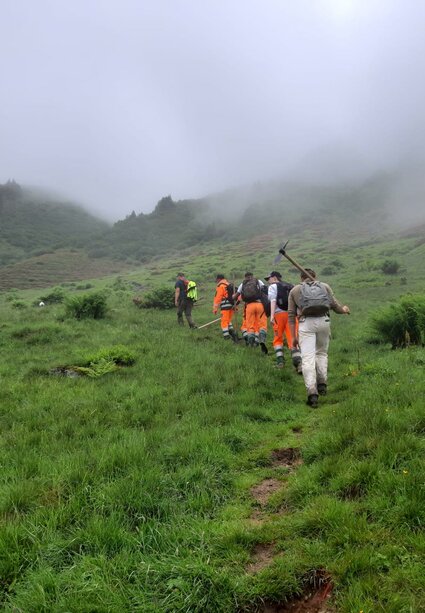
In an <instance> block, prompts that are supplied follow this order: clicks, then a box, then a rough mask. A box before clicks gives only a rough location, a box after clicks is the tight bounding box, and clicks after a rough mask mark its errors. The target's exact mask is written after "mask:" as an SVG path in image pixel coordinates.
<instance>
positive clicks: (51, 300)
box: [36, 287, 65, 304]
mask: <svg viewBox="0 0 425 613" xmlns="http://www.w3.org/2000/svg"><path fill="white" fill-rule="evenodd" d="M64 300H65V294H64V293H63V290H62V289H61V288H60V287H55V288H54V289H53V290H52V291H51V292H50V294H45V295H44V296H40V297H39V299H38V300H36V304H38V303H39V302H40V301H41V302H44V304H58V303H60V302H63V301H64Z"/></svg>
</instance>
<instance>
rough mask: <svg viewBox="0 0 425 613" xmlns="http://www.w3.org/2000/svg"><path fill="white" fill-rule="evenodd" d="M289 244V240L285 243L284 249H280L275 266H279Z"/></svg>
mask: <svg viewBox="0 0 425 613" xmlns="http://www.w3.org/2000/svg"><path fill="white" fill-rule="evenodd" d="M288 243H289V240H287V241H286V243H284V244H283V245H282V247H281V248H280V249H279V253H278V254H277V256H276V257H275V259H274V261H273V263H274V264H278V263H279V262H280V260H281V259H282V256H283V255H285V248H286V245H287V244H288Z"/></svg>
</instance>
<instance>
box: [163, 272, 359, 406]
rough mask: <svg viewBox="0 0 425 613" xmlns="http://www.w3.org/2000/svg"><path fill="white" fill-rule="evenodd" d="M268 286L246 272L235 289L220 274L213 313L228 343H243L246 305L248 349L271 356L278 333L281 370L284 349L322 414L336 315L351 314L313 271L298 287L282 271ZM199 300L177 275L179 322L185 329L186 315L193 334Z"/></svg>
mask: <svg viewBox="0 0 425 613" xmlns="http://www.w3.org/2000/svg"><path fill="white" fill-rule="evenodd" d="M264 278H265V280H266V281H267V284H268V285H266V284H265V283H264V282H263V281H262V280H261V279H258V278H256V277H255V276H254V274H253V273H252V272H246V273H245V277H244V280H243V281H242V283H241V284H240V285H239V286H238V287H237V288H235V287H234V284H233V283H231V282H229V281H228V280H227V279H226V277H225V275H223V274H217V276H216V291H215V295H214V301H213V313H214V314H217V313H218V310H219V309H220V312H221V317H220V325H221V331H222V334H223V338H224V340H226V341H228V340H230V339H232V340H233V341H235V342H238V341H239V337H238V333H237V331H235V329H234V327H233V322H234V320H235V314H236V313H237V312H238V310H239V308H240V307H242V305H243V318H242V324H241V327H240V331H241V333H242V338H243V339H244V341H245V343H246V345H247V346H248V347H251V348H255V347H260V348H261V350H262V352H263V353H265V354H267V353H268V349H267V346H266V338H267V322H268V319H269V320H270V324H271V325H272V327H273V348H274V351H275V356H276V367H277V368H283V367H284V363H285V359H284V345H285V344H286V346H287V347H288V350H289V351H290V354H291V360H292V364H293V365H294V367H295V369H296V370H297V372H298V373H299V374H302V375H303V377H304V383H305V387H306V390H307V404H308V405H309V406H310V407H312V408H316V407H317V406H318V404H319V395H321V396H324V395H326V393H327V379H328V346H329V340H330V317H329V313H330V311H331V310H332V311H334V312H335V313H340V314H345V315H348V314H349V313H350V309H349V307H348V306H347V305H342V304H340V303H339V302H338V301H337V300H336V298H335V296H334V294H333V291H332V289H331V288H330V286H329V285H328V284H327V283H323V282H322V281H318V280H316V273H315V271H314V270H312V269H311V268H306V269H302V272H301V279H300V283H299V284H297V285H292V284H291V283H287V282H285V281H284V280H283V279H282V275H281V274H280V272H278V271H277V270H273V271H272V272H270V273H269V274H268V275H267V276H266V277H264ZM196 299H197V289H196V283H194V282H193V281H188V280H187V279H186V277H185V275H184V274H183V273H179V274H178V275H177V281H176V284H175V305H176V307H177V321H178V323H179V324H181V325H183V313H184V314H185V316H186V319H187V322H188V324H189V326H190V328H196V327H197V326H196V325H195V324H194V322H193V319H192V307H193V304H194V302H195V301H196Z"/></svg>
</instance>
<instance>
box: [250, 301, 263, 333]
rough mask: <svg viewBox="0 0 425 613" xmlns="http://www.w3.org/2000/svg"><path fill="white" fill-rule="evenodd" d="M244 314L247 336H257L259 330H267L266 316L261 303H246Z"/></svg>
mask: <svg viewBox="0 0 425 613" xmlns="http://www.w3.org/2000/svg"><path fill="white" fill-rule="evenodd" d="M245 312H246V329H247V332H248V334H258V333H259V332H260V330H264V331H266V330H267V315H266V313H265V311H264V307H263V305H262V304H261V302H248V304H247V305H246V310H245Z"/></svg>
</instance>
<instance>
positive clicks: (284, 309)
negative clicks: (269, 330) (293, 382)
mask: <svg viewBox="0 0 425 613" xmlns="http://www.w3.org/2000/svg"><path fill="white" fill-rule="evenodd" d="M264 278H265V280H266V281H268V283H269V290H268V297H269V301H270V323H271V324H272V326H273V332H274V338H273V347H274V351H275V354H276V367H277V368H283V366H284V362H285V360H284V355H283V336H284V335H285V336H286V342H287V345H288V349H289V350H290V352H291V358H292V363H293V365H294V367H295V369H297V370H298V367H299V366H300V365H301V353H300V351H299V349H298V348H294V347H293V342H292V334H291V329H290V327H289V321H288V296H289V292H290V291H291V289H292V288H293V287H294V286H293V285H292V283H284V282H283V281H282V275H281V274H280V272H277V271H276V270H273V271H272V272H271V273H270V274H269V275H268V276H267V277H264ZM296 327H297V329H298V324H297V323H296Z"/></svg>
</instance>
